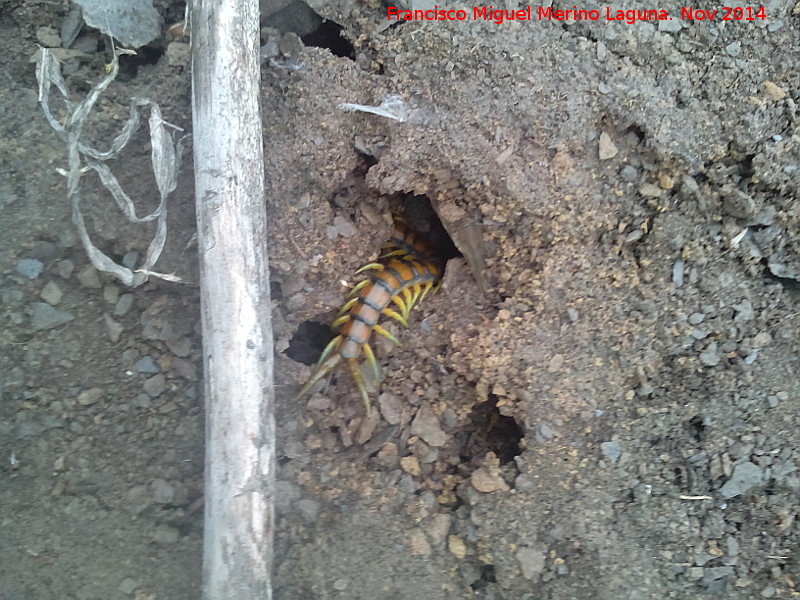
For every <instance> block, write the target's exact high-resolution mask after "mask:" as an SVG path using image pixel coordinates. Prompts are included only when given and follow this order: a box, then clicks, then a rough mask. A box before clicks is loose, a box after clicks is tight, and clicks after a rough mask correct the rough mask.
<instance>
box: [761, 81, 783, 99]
mask: <svg viewBox="0 0 800 600" xmlns="http://www.w3.org/2000/svg"><path fill="white" fill-rule="evenodd" d="M764 92H765V93H766V94H767V98H769V99H770V100H775V101H778V100H783V99H784V98H785V97H786V92H784V91H783V90H782V89H781V88H780V87H778V86H777V85H775V84H774V83H772V82H771V81H765V82H764Z"/></svg>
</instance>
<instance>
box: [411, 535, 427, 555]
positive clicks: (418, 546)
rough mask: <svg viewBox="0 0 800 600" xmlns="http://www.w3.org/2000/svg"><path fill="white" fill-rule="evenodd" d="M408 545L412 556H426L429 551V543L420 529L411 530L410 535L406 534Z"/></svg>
mask: <svg viewBox="0 0 800 600" xmlns="http://www.w3.org/2000/svg"><path fill="white" fill-rule="evenodd" d="M408 546H409V548H411V555H412V556H428V555H429V554H430V553H431V547H430V544H428V540H427V539H425V534H424V533H423V532H422V531H420V530H417V531H412V532H411V535H409V536H408Z"/></svg>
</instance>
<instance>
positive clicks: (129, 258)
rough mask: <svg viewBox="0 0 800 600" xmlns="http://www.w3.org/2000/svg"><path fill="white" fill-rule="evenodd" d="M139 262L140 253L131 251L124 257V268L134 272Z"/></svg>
mask: <svg viewBox="0 0 800 600" xmlns="http://www.w3.org/2000/svg"><path fill="white" fill-rule="evenodd" d="M137 260H139V252H138V251H136V250H131V251H130V252H128V253H127V254H126V255H125V256H123V257H122V266H123V267H126V268H128V269H130V270H131V271H133V269H134V268H135V267H136V261H137Z"/></svg>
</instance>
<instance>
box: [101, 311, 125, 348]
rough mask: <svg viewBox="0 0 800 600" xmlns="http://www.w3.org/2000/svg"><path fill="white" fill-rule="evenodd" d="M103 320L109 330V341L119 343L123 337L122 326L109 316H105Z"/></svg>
mask: <svg viewBox="0 0 800 600" xmlns="http://www.w3.org/2000/svg"><path fill="white" fill-rule="evenodd" d="M103 320H104V321H105V322H106V329H108V337H109V339H110V340H111V341H112V342H114V343H117V342H118V341H119V338H120V337H122V329H123V327H122V325H121V324H119V323H117V322H116V321H115V320H114V319H112V318H111V317H110V316H109V315H108V314H104V315H103Z"/></svg>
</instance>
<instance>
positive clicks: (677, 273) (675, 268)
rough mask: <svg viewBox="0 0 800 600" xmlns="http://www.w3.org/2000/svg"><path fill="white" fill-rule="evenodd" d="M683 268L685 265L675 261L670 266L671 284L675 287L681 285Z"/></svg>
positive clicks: (680, 261)
mask: <svg viewBox="0 0 800 600" xmlns="http://www.w3.org/2000/svg"><path fill="white" fill-rule="evenodd" d="M685 268H686V263H684V262H683V261H682V260H676V261H675V263H674V264H673V265H672V283H674V284H675V286H676V287H681V286H682V285H683V273H684V269H685Z"/></svg>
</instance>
